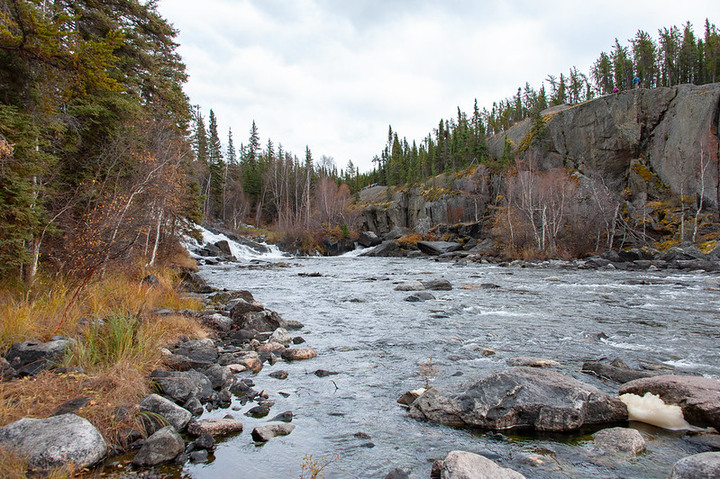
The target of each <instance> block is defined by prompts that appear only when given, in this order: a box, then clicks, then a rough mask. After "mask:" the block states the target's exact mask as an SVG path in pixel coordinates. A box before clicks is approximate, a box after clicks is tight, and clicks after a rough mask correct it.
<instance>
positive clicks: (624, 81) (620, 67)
mask: <svg viewBox="0 0 720 479" xmlns="http://www.w3.org/2000/svg"><path fill="white" fill-rule="evenodd" d="M611 56H612V62H613V72H614V74H615V86H616V87H617V88H618V89H620V90H629V89H631V88H632V80H633V76H634V75H633V63H632V60H630V56H629V52H628V48H627V47H624V46H622V45H620V42H619V41H618V39H617V38H616V39H615V45H614V46H613V51H612V54H611Z"/></svg>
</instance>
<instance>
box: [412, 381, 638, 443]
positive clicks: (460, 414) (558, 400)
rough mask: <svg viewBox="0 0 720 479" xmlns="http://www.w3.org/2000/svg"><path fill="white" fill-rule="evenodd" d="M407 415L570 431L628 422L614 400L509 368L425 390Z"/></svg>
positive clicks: (623, 409)
mask: <svg viewBox="0 0 720 479" xmlns="http://www.w3.org/2000/svg"><path fill="white" fill-rule="evenodd" d="M409 414H410V416H411V417H414V418H417V419H426V420H430V421H435V422H439V423H441V424H445V425H449V426H457V427H463V426H472V427H481V428H486V429H494V430H506V429H512V428H530V429H535V430H538V431H558V432H559V431H574V430H577V429H579V428H580V427H582V426H585V425H592V424H613V423H620V422H625V421H627V417H628V415H627V409H626V407H625V404H623V403H622V402H621V401H620V400H619V399H616V398H613V397H611V396H609V395H607V394H605V393H604V392H602V391H600V390H599V389H596V388H594V387H592V386H589V385H587V384H584V383H581V382H580V381H577V380H576V379H573V378H570V377H567V376H563V375H562V374H560V373H556V372H554V371H549V370H545V369H535V368H526V367H520V368H513V369H509V370H507V371H502V372H499V373H495V374H492V375H490V376H488V377H486V378H483V379H480V380H478V381H475V382H471V383H468V384H465V385H463V386H461V388H460V389H459V391H457V392H454V393H444V392H441V391H440V390H438V389H430V390H428V391H427V392H426V393H425V394H423V395H422V396H420V397H419V398H418V399H417V400H416V401H415V402H413V403H412V404H411V405H410V408H409Z"/></svg>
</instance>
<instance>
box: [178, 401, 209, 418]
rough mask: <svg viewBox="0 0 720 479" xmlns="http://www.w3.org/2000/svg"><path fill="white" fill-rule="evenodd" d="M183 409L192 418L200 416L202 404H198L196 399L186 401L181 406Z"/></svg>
mask: <svg viewBox="0 0 720 479" xmlns="http://www.w3.org/2000/svg"><path fill="white" fill-rule="evenodd" d="M183 408H184V409H187V410H188V411H190V414H192V415H193V416H200V415H201V414H202V413H203V411H204V409H203V406H202V403H200V400H199V399H198V398H196V397H191V398H190V399H188V400H187V401H186V402H185V404H183Z"/></svg>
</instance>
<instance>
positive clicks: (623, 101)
mask: <svg viewBox="0 0 720 479" xmlns="http://www.w3.org/2000/svg"><path fill="white" fill-rule="evenodd" d="M718 105H720V84H719V83H715V84H710V85H701V86H696V85H678V86H675V87H670V88H654V89H635V90H630V91H624V92H621V93H619V94H614V95H606V96H604V97H601V98H598V99H595V100H593V101H589V102H585V103H582V104H579V105H575V106H572V107H565V108H562V107H561V108H559V109H553V110H551V111H549V112H548V113H547V114H546V115H545V119H546V125H545V128H544V129H545V138H544V139H543V140H542V141H535V142H530V141H529V140H530V139H531V138H530V137H529V135H530V130H531V126H532V125H531V122H530V121H529V120H526V121H524V122H521V123H520V124H518V125H516V126H514V127H513V128H511V129H510V130H509V131H507V132H504V133H500V134H498V135H495V136H494V137H492V138H490V139H488V147H489V149H490V152H491V154H492V155H493V156H495V157H496V158H499V157H500V156H501V155H502V149H503V147H504V144H505V136H508V139H510V140H511V141H512V142H513V143H514V145H515V147H519V146H520V145H521V144H523V143H526V144H527V143H529V146H528V148H527V150H526V152H525V153H524V155H525V159H526V160H527V159H532V161H533V162H534V163H535V164H536V165H537V166H538V167H539V168H541V169H551V168H562V167H570V168H578V169H580V170H581V172H583V173H584V174H588V173H592V174H595V175H597V176H598V177H602V178H604V179H605V181H606V183H607V184H613V183H614V184H622V185H623V186H624V185H625V180H626V178H627V177H628V175H629V173H630V170H631V167H632V166H633V165H632V161H633V160H634V159H638V158H641V157H642V158H645V159H646V163H645V164H644V165H643V166H644V167H646V168H649V169H650V170H652V171H653V172H655V173H656V174H657V175H658V177H659V178H660V180H662V182H664V183H665V184H666V185H668V186H669V187H670V188H671V189H672V190H673V191H674V192H675V193H678V192H679V191H680V186H681V184H682V183H685V185H684V191H685V192H687V193H685V194H688V195H691V196H695V195H696V194H698V193H700V191H701V185H700V183H699V179H698V178H697V177H696V175H688V174H687V173H686V171H700V156H701V152H700V148H701V145H702V149H703V150H704V151H703V155H704V158H705V159H706V160H707V159H710V162H711V165H714V166H710V168H709V169H708V173H707V175H706V178H705V181H706V188H705V195H706V197H705V198H704V200H705V201H706V202H707V203H706V204H710V205H715V206H717V197H716V196H715V189H714V188H711V185H717V180H718V178H717V176H718V169H717V165H718V132H717V122H718ZM687 162H690V164H687ZM683 165H684V166H683ZM683 168H685V171H683Z"/></svg>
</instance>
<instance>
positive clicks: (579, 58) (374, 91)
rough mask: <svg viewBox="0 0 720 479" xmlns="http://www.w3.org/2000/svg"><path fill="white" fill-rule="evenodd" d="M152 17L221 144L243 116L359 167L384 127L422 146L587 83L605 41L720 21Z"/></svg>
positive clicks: (328, 8)
mask: <svg viewBox="0 0 720 479" xmlns="http://www.w3.org/2000/svg"><path fill="white" fill-rule="evenodd" d="M159 11H160V13H161V14H162V15H163V16H164V17H165V18H167V19H168V21H169V22H170V23H172V24H173V25H174V27H175V28H176V29H178V30H179V31H180V33H179V36H178V42H179V43H180V48H179V53H180V54H181V55H182V57H183V60H184V62H185V64H186V65H187V72H188V74H189V76H190V78H189V80H188V83H187V85H186V88H185V91H186V93H187V94H188V96H189V97H190V101H191V102H192V103H193V104H197V105H200V107H201V108H202V111H203V112H204V114H205V116H206V118H207V115H208V113H209V110H210V109H211V108H212V109H213V110H214V112H215V114H216V116H217V118H218V123H219V130H220V138H221V140H222V141H223V144H225V143H226V141H227V132H228V128H232V130H233V139H234V142H235V146H236V147H239V146H240V143H247V139H248V137H249V131H250V127H251V124H252V121H253V120H254V121H255V122H256V124H257V127H258V130H259V133H260V137H261V140H262V142H263V144H266V143H267V140H268V138H271V139H272V140H273V142H274V143H275V145H276V146H277V144H278V143H282V144H283V147H284V148H285V149H286V150H287V151H291V152H292V153H294V154H296V155H297V156H298V157H300V158H304V154H305V146H306V145H307V146H309V147H310V149H311V151H312V153H313V158H315V160H319V159H320V157H321V156H322V155H326V156H330V157H333V158H334V159H335V162H336V164H337V165H338V167H339V168H345V167H346V165H347V162H348V160H352V161H353V163H354V164H356V165H359V166H360V169H361V170H362V171H368V170H370V169H371V168H372V163H371V160H372V157H373V156H375V155H378V154H379V153H380V152H381V151H382V148H383V146H384V144H385V141H386V139H387V131H388V125H392V128H393V130H394V131H396V132H398V134H399V135H400V137H401V138H402V137H407V138H408V141H410V142H412V140H413V139H415V140H418V142H420V141H421V140H422V138H424V137H425V136H426V135H427V134H428V133H429V132H430V131H432V129H433V128H435V127H437V124H438V122H439V120H440V119H441V118H451V117H455V116H456V112H457V107H458V106H459V107H460V108H461V109H462V110H463V111H465V112H468V113H471V112H472V107H473V103H474V100H475V99H476V98H477V100H478V104H479V106H480V108H483V107H487V108H488V109H489V108H490V107H491V106H492V103H493V102H494V101H499V100H502V99H504V98H507V97H509V96H511V95H513V94H515V93H516V92H517V88H518V87H519V86H524V84H525V82H526V81H527V82H529V83H530V85H531V86H532V87H533V88H535V89H538V88H539V87H540V85H541V83H542V81H543V80H544V79H545V78H546V77H547V75H548V74H554V75H559V74H560V73H567V72H568V70H569V69H570V68H571V67H572V66H577V67H578V68H579V69H580V71H581V72H583V73H588V72H589V69H590V67H591V65H592V63H593V62H594V61H595V59H597V57H598V56H599V54H600V52H602V51H608V52H609V51H610V49H611V47H612V45H613V43H614V40H615V38H616V37H617V38H618V39H619V40H620V42H621V43H622V44H627V43H628V40H629V39H630V38H632V37H634V36H635V33H636V32H637V31H638V29H642V30H645V31H647V32H648V33H650V34H651V35H652V36H653V38H655V39H657V31H658V29H660V28H663V27H670V26H673V25H677V26H679V27H681V26H682V25H683V24H684V23H685V22H686V21H690V22H691V23H692V25H693V27H694V31H695V34H696V35H699V36H702V34H703V32H704V22H705V18H709V19H710V22H711V23H715V24H718V23H720V15H719V14H720V8H718V3H717V0H708V1H699V0H698V1H696V0H683V1H677V0H672V1H666V0H654V1H637V0H636V1H625V2H595V1H578V0H574V1H560V0H559V1H552V0H545V1H536V0H527V1H525V0H511V1H503V2H487V1H480V0H445V1H441V0H435V1H430V0H416V1H410V0H161V1H160V5H159ZM712 15H715V16H716V17H719V18H713V17H712Z"/></svg>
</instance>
